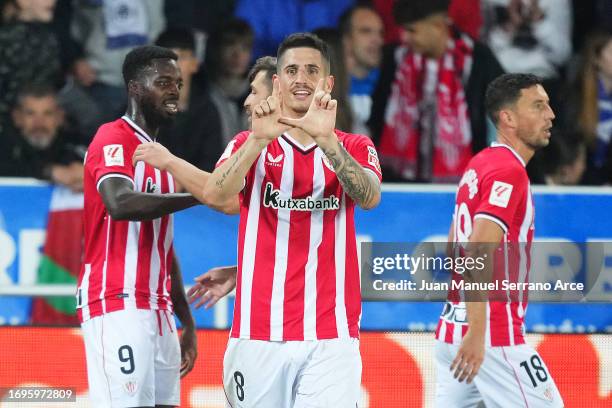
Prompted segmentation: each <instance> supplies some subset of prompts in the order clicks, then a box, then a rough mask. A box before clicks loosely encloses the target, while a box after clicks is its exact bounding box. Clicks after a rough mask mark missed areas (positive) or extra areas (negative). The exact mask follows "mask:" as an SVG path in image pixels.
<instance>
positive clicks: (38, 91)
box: [15, 82, 57, 108]
mask: <svg viewBox="0 0 612 408" xmlns="http://www.w3.org/2000/svg"><path fill="white" fill-rule="evenodd" d="M47 96H52V97H53V98H56V99H57V90H56V89H55V87H54V86H52V85H51V84H48V83H36V82H34V83H30V84H27V85H24V86H23V87H22V88H21V89H20V90H19V92H17V99H16V100H15V108H21V107H22V105H23V100H24V99H25V98H46V97H47Z"/></svg>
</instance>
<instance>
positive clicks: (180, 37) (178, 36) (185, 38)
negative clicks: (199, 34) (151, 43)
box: [155, 28, 196, 52]
mask: <svg viewBox="0 0 612 408" xmlns="http://www.w3.org/2000/svg"><path fill="white" fill-rule="evenodd" d="M155 45H158V46H160V47H164V48H176V49H179V50H190V51H194V52H195V48H196V47H195V38H194V36H193V32H192V31H191V30H188V29H186V28H169V29H167V30H166V31H164V32H163V33H161V34H160V35H159V37H157V41H155Z"/></svg>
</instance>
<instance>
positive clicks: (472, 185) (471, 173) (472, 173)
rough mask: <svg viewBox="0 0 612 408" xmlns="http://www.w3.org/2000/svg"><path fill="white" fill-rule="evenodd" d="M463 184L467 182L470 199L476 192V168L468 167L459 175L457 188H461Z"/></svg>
mask: <svg viewBox="0 0 612 408" xmlns="http://www.w3.org/2000/svg"><path fill="white" fill-rule="evenodd" d="M464 184H467V186H468V189H469V191H470V200H471V199H472V198H474V196H475V195H476V194H477V193H478V174H476V170H474V169H469V170H468V171H466V172H465V173H463V177H461V181H460V182H459V188H461V187H462V186H463V185H464Z"/></svg>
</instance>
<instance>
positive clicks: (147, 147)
mask: <svg viewBox="0 0 612 408" xmlns="http://www.w3.org/2000/svg"><path fill="white" fill-rule="evenodd" d="M275 73H276V58H274V57H261V58H259V59H258V60H257V61H256V62H255V65H253V68H251V70H250V71H249V75H248V78H249V82H250V93H249V95H248V96H247V98H246V99H245V101H244V109H245V111H246V112H247V114H248V115H249V121H250V116H251V111H252V108H253V107H254V106H255V105H256V104H258V103H259V102H261V101H262V100H264V99H266V98H267V97H268V96H270V94H271V93H272V75H274V74H275ZM132 160H133V162H134V164H136V163H137V162H138V161H143V162H145V163H147V164H149V165H151V166H153V167H155V168H157V169H159V170H164V171H168V172H169V173H170V174H172V176H173V177H174V179H175V180H177V181H178V182H179V183H180V184H181V185H182V186H183V187H184V188H185V190H187V191H188V192H190V193H191V194H192V195H193V196H194V197H196V198H198V199H199V200H200V201H201V202H205V199H204V197H203V193H204V186H205V185H206V181H207V180H208V175H209V173H207V172H205V171H203V170H200V169H198V168H197V167H195V166H194V165H192V164H190V163H188V162H187V161H185V160H183V159H181V158H179V157H176V156H174V155H173V154H172V153H170V152H169V151H168V149H166V148H165V147H164V146H162V145H161V144H159V143H155V142H153V143H142V144H140V145H139V146H138V147H137V148H136V150H135V151H134V155H133V158H132ZM216 208H217V209H219V210H221V211H223V212H225V213H229V214H236V213H237V212H238V196H237V195H236V197H234V198H232V199H230V200H228V201H227V202H226V203H225V204H224V205H221V206H217V207H216ZM200 278H202V276H201V277H200ZM210 306H212V305H210Z"/></svg>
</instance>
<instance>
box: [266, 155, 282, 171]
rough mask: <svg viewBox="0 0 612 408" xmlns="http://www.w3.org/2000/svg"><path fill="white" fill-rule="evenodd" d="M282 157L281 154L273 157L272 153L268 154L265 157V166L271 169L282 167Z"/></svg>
mask: <svg viewBox="0 0 612 408" xmlns="http://www.w3.org/2000/svg"><path fill="white" fill-rule="evenodd" d="M283 157H284V155H283V154H282V153H281V154H279V155H278V156H276V157H275V156H274V155H273V154H272V153H270V152H268V154H267V155H266V158H267V159H268V161H267V162H266V164H267V165H268V166H273V167H282V166H283V165H282V163H281V162H282V161H283Z"/></svg>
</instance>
